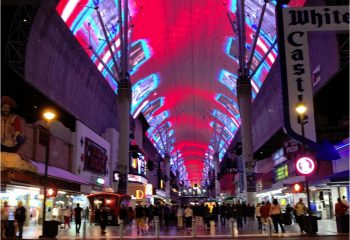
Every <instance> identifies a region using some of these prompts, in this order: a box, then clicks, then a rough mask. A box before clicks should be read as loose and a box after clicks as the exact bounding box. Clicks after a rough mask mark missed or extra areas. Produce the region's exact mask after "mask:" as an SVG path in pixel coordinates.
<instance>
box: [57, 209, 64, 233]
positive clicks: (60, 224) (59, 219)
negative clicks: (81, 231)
mask: <svg viewBox="0 0 350 240" xmlns="http://www.w3.org/2000/svg"><path fill="white" fill-rule="evenodd" d="M57 221H58V222H59V226H60V228H63V227H62V223H63V221H64V220H63V205H62V204H61V205H60V206H59V207H58V215H57Z"/></svg>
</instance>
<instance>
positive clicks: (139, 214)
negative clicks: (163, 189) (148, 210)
mask: <svg viewBox="0 0 350 240" xmlns="http://www.w3.org/2000/svg"><path fill="white" fill-rule="evenodd" d="M135 216H136V226H137V235H139V234H140V230H141V233H143V230H144V229H143V227H144V225H145V209H144V208H143V207H142V206H141V204H138V205H137V206H136V208H135Z"/></svg>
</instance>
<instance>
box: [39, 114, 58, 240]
mask: <svg viewBox="0 0 350 240" xmlns="http://www.w3.org/2000/svg"><path fill="white" fill-rule="evenodd" d="M43 117H44V120H45V121H46V130H47V136H48V137H47V142H46V143H47V145H46V153H45V175H44V203H43V225H42V237H46V236H45V234H44V228H45V227H47V226H45V218H46V188H47V175H48V174H47V172H48V165H49V158H50V123H51V121H52V120H53V119H54V118H55V117H56V114H55V113H54V112H53V111H52V110H49V109H47V110H44V112H43Z"/></svg>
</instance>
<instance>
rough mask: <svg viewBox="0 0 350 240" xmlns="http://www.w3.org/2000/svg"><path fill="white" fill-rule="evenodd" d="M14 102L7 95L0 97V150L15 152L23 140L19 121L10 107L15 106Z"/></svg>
mask: <svg viewBox="0 0 350 240" xmlns="http://www.w3.org/2000/svg"><path fill="white" fill-rule="evenodd" d="M16 106H17V104H16V102H15V101H14V100H13V99H12V98H10V97H9V96H2V97H1V151H2V152H12V153H14V152H17V151H18V149H19V148H20V147H21V145H22V144H23V143H24V141H25V136H24V135H23V132H22V128H21V122H20V119H19V117H18V116H17V115H16V114H12V113H11V109H13V108H16Z"/></svg>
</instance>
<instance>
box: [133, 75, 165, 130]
mask: <svg viewBox="0 0 350 240" xmlns="http://www.w3.org/2000/svg"><path fill="white" fill-rule="evenodd" d="M158 85H159V78H158V75H156V74H152V75H150V76H148V77H146V78H144V79H141V80H139V81H138V82H136V83H135V84H134V85H133V86H132V102H131V114H133V113H134V112H135V110H136V108H137V107H138V106H139V105H140V104H141V102H142V101H143V100H145V99H146V98H147V97H148V96H149V94H150V93H151V92H152V91H154V90H155V89H156V88H157V87H158ZM151 126H153V125H151Z"/></svg>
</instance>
